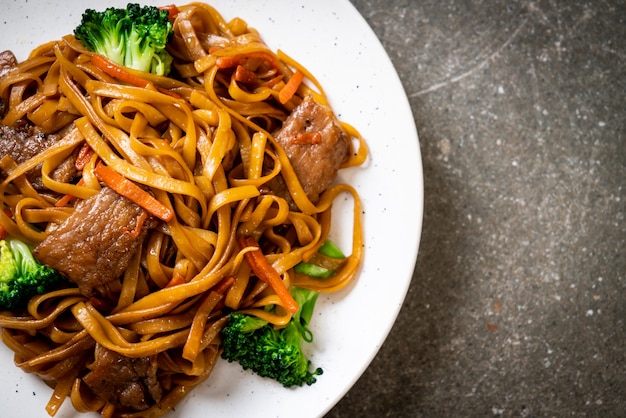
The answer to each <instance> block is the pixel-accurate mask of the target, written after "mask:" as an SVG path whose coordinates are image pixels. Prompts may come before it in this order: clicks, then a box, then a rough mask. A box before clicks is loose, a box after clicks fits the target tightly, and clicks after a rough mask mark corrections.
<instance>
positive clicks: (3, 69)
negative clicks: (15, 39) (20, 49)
mask: <svg viewBox="0 0 626 418" xmlns="http://www.w3.org/2000/svg"><path fill="white" fill-rule="evenodd" d="M16 65H17V59H16V58H15V55H13V52H11V51H3V52H0V78H2V77H3V76H4V75H5V74H6V73H7V72H9V71H10V70H11V69H12V68H14V67H15V66H16ZM5 113H6V103H4V101H3V100H2V98H0V118H1V117H3V116H4V114H5Z"/></svg>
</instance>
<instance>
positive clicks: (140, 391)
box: [83, 345, 163, 411]
mask: <svg viewBox="0 0 626 418" xmlns="http://www.w3.org/2000/svg"><path fill="white" fill-rule="evenodd" d="M90 368H91V371H90V372H89V373H87V374H86V375H85V377H83V381H84V382H85V384H86V385H87V386H88V387H89V388H90V389H91V390H92V391H93V393H94V394H95V395H96V396H98V397H99V398H101V399H104V400H106V401H108V402H112V403H114V404H115V405H117V406H120V407H122V408H123V409H126V410H135V411H143V410H145V409H147V408H149V407H150V406H151V405H153V404H155V403H156V402H158V401H160V400H161V396H162V394H163V389H162V388H161V385H160V384H159V381H158V379H157V361H156V357H139V358H130V357H124V356H122V355H120V354H118V353H116V352H114V351H111V350H108V349H106V348H104V347H102V346H101V345H96V349H95V361H94V363H93V364H92V365H91V366H90Z"/></svg>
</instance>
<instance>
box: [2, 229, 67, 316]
mask: <svg viewBox="0 0 626 418" xmlns="http://www.w3.org/2000/svg"><path fill="white" fill-rule="evenodd" d="M63 282H65V278H64V277H63V276H61V274H59V273H58V272H57V271H55V270H53V269H51V268H49V267H47V266H45V265H43V264H41V263H40V262H39V261H37V260H35V258H34V257H33V253H32V249H31V248H30V247H29V246H28V245H27V244H25V243H24V242H22V241H20V240H17V239H13V238H8V239H3V240H2V241H0V309H15V308H22V307H24V306H26V304H27V303H28V300H29V299H30V298H31V297H32V296H34V295H37V294H41V293H44V292H46V291H48V290H52V289H54V288H55V287H58V286H59V285H60V284H61V283H63Z"/></svg>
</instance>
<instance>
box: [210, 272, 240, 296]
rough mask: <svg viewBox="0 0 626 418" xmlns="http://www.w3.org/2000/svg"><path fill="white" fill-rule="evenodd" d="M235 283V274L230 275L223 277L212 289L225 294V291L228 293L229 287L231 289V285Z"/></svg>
mask: <svg viewBox="0 0 626 418" xmlns="http://www.w3.org/2000/svg"><path fill="white" fill-rule="evenodd" d="M233 284H235V278H234V277H233V276H228V277H226V278H224V279H222V280H221V281H220V282H219V283H218V284H216V285H215V287H213V289H211V290H212V291H214V292H217V293H219V294H220V295H223V294H224V293H226V291H227V290H228V289H230V287H231V286H232V285H233Z"/></svg>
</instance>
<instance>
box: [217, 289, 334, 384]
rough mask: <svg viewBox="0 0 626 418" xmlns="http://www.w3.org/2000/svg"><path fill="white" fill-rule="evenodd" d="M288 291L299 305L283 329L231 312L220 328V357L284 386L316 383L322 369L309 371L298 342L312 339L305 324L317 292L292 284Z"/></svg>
mask: <svg viewBox="0 0 626 418" xmlns="http://www.w3.org/2000/svg"><path fill="white" fill-rule="evenodd" d="M291 294H292V296H293V297H294V299H295V300H296V301H297V302H298V306H299V307H300V308H299V310H298V312H297V313H296V314H294V315H293V316H292V318H291V320H290V321H289V323H288V324H287V325H286V326H285V327H284V328H275V327H274V326H272V325H270V324H269V323H268V322H267V321H265V320H262V319H260V318H257V317H253V316H249V315H245V314H242V313H237V312H234V313H231V314H230V316H229V318H228V323H227V324H226V326H225V327H224V329H223V330H222V347H223V348H224V351H223V352H222V358H224V359H226V360H228V361H229V362H233V361H236V362H238V363H239V364H240V365H241V366H242V367H243V368H244V369H245V370H247V369H250V370H252V371H253V372H255V373H256V374H258V375H259V376H263V377H268V378H271V379H274V380H276V381H278V382H279V383H281V384H282V385H283V386H285V387H292V386H302V385H303V384H307V385H312V384H313V383H315V382H316V381H317V379H316V376H319V375H321V374H322V373H323V371H322V369H321V368H317V369H315V370H313V371H311V370H310V368H311V361H310V360H308V359H307V358H306V357H305V355H304V353H303V352H302V349H301V343H302V341H305V342H312V341H313V333H312V332H311V330H310V329H309V328H308V324H309V321H310V320H311V318H312V316H313V310H314V308H315V303H316V301H317V297H318V295H319V294H318V293H317V292H315V291H312V290H308V289H302V288H298V287H293V288H292V289H291Z"/></svg>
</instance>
